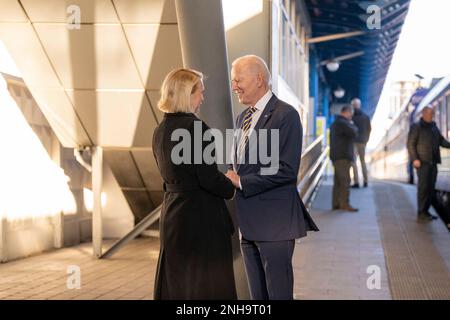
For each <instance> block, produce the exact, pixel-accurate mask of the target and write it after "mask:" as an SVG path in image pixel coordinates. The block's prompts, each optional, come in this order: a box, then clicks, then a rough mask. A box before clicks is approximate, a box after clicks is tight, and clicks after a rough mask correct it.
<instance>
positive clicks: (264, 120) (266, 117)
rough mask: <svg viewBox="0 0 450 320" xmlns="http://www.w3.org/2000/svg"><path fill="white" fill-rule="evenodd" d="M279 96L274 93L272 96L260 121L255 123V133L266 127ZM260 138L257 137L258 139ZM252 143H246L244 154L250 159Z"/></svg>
mask: <svg viewBox="0 0 450 320" xmlns="http://www.w3.org/2000/svg"><path fill="white" fill-rule="evenodd" d="M277 101H278V98H277V97H276V96H275V94H272V97H271V98H270V100H269V102H267V105H266V107H265V108H264V111H263V113H262V114H261V116H260V117H259V119H258V122H257V123H256V124H255V127H254V128H253V134H256V135H257V134H258V130H259V129H262V128H264V126H265V125H266V123H267V121H268V120H269V119H270V117H271V116H272V112H273V110H274V109H275V106H276V105H277ZM257 140H258V139H256V141H257ZM249 148H250V144H249V143H247V144H246V145H245V150H244V154H245V156H246V157H247V159H248V152H249Z"/></svg>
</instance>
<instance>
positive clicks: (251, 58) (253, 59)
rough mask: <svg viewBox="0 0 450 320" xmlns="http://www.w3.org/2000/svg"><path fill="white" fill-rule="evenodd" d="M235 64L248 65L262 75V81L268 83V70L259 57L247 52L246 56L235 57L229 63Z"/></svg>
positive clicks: (232, 65)
mask: <svg viewBox="0 0 450 320" xmlns="http://www.w3.org/2000/svg"><path fill="white" fill-rule="evenodd" d="M237 65H245V66H248V67H250V68H251V69H252V70H253V71H254V72H256V73H261V74H262V75H263V77H264V81H265V82H266V84H267V85H270V80H271V79H270V78H271V76H270V71H269V68H268V67H267V64H266V62H265V61H264V60H263V59H262V58H261V57H258V56H256V55H253V54H249V55H246V56H242V57H239V58H237V59H236V60H234V61H233V63H232V64H231V67H235V66H237Z"/></svg>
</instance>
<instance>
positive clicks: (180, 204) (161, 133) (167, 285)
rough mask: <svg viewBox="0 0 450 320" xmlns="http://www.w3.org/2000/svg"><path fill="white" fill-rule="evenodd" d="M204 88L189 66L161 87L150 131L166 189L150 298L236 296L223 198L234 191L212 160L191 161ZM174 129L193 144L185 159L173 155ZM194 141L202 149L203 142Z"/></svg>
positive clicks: (230, 229)
mask: <svg viewBox="0 0 450 320" xmlns="http://www.w3.org/2000/svg"><path fill="white" fill-rule="evenodd" d="M204 89H205V88H204V84H203V75H202V74H201V73H200V72H198V71H195V70H191V69H178V70H174V71H172V72H170V73H169V74H168V75H167V76H166V78H165V80H164V83H163V85H162V87H161V99H160V100H159V102H158V107H159V109H160V110H162V111H163V112H164V118H163V120H162V122H161V123H160V124H159V125H158V127H157V128H156V129H155V132H154V134H153V152H154V156H155V159H156V162H157V164H158V168H159V171H160V173H161V176H162V177H163V180H164V189H165V194H164V200H163V204H162V210H161V219H160V236H161V249H160V255H159V261H158V269H157V273H156V281H155V294H154V298H155V299H164V300H165V299H236V288H235V283H234V274H233V257H232V247H231V235H232V233H233V232H234V228H233V224H232V221H231V218H230V215H229V212H228V210H227V207H226V205H225V201H224V199H230V198H232V197H233V196H234V193H235V189H234V187H233V184H232V183H231V181H230V180H228V179H227V178H226V177H225V175H223V174H222V173H221V172H220V171H219V170H218V169H217V165H216V164H215V163H214V164H209V165H208V164H206V163H205V162H204V161H203V160H202V163H199V164H196V163H194V144H195V142H194V139H202V137H201V136H200V135H198V136H195V135H194V126H200V127H201V128H202V132H205V131H206V130H208V129H209V128H208V126H207V125H206V124H205V123H204V122H202V121H201V120H200V119H199V118H197V116H196V115H195V114H196V113H197V112H198V111H199V108H200V105H201V104H202V102H203V92H204ZM176 129H184V130H186V131H185V132H189V136H190V145H191V147H192V148H191V152H190V155H188V157H187V158H188V159H187V160H188V161H183V162H182V163H181V164H180V163H179V159H178V160H176V159H173V157H174V156H176V154H175V155H174V154H173V152H172V151H173V149H174V147H175V146H176V145H177V144H179V143H180V141H172V140H173V139H172V134H173V132H174V131H175V130H176ZM202 136H203V134H202ZM175 140H176V139H175ZM197 143H200V145H202V146H203V148H202V150H201V151H202V154H203V149H204V148H205V146H206V144H205V143H202V142H201V141H197ZM188 154H189V153H188ZM197 157H198V155H197ZM183 159H184V160H186V155H183Z"/></svg>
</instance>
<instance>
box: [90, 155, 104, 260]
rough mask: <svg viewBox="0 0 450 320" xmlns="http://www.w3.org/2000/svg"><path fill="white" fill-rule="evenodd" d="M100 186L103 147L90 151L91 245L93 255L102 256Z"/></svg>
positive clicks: (101, 183)
mask: <svg viewBox="0 0 450 320" xmlns="http://www.w3.org/2000/svg"><path fill="white" fill-rule="evenodd" d="M102 186H103V149H102V148H101V147H95V148H93V153H92V191H93V194H94V209H93V213H92V245H93V249H94V256H96V257H97V258H100V257H101V256H102V242H103V225H102Z"/></svg>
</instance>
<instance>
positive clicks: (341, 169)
mask: <svg viewBox="0 0 450 320" xmlns="http://www.w3.org/2000/svg"><path fill="white" fill-rule="evenodd" d="M333 166H334V180H333V208H344V207H348V206H349V205H350V204H349V197H350V190H349V187H350V167H351V166H352V162H351V161H350V160H345V159H342V160H335V161H333Z"/></svg>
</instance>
